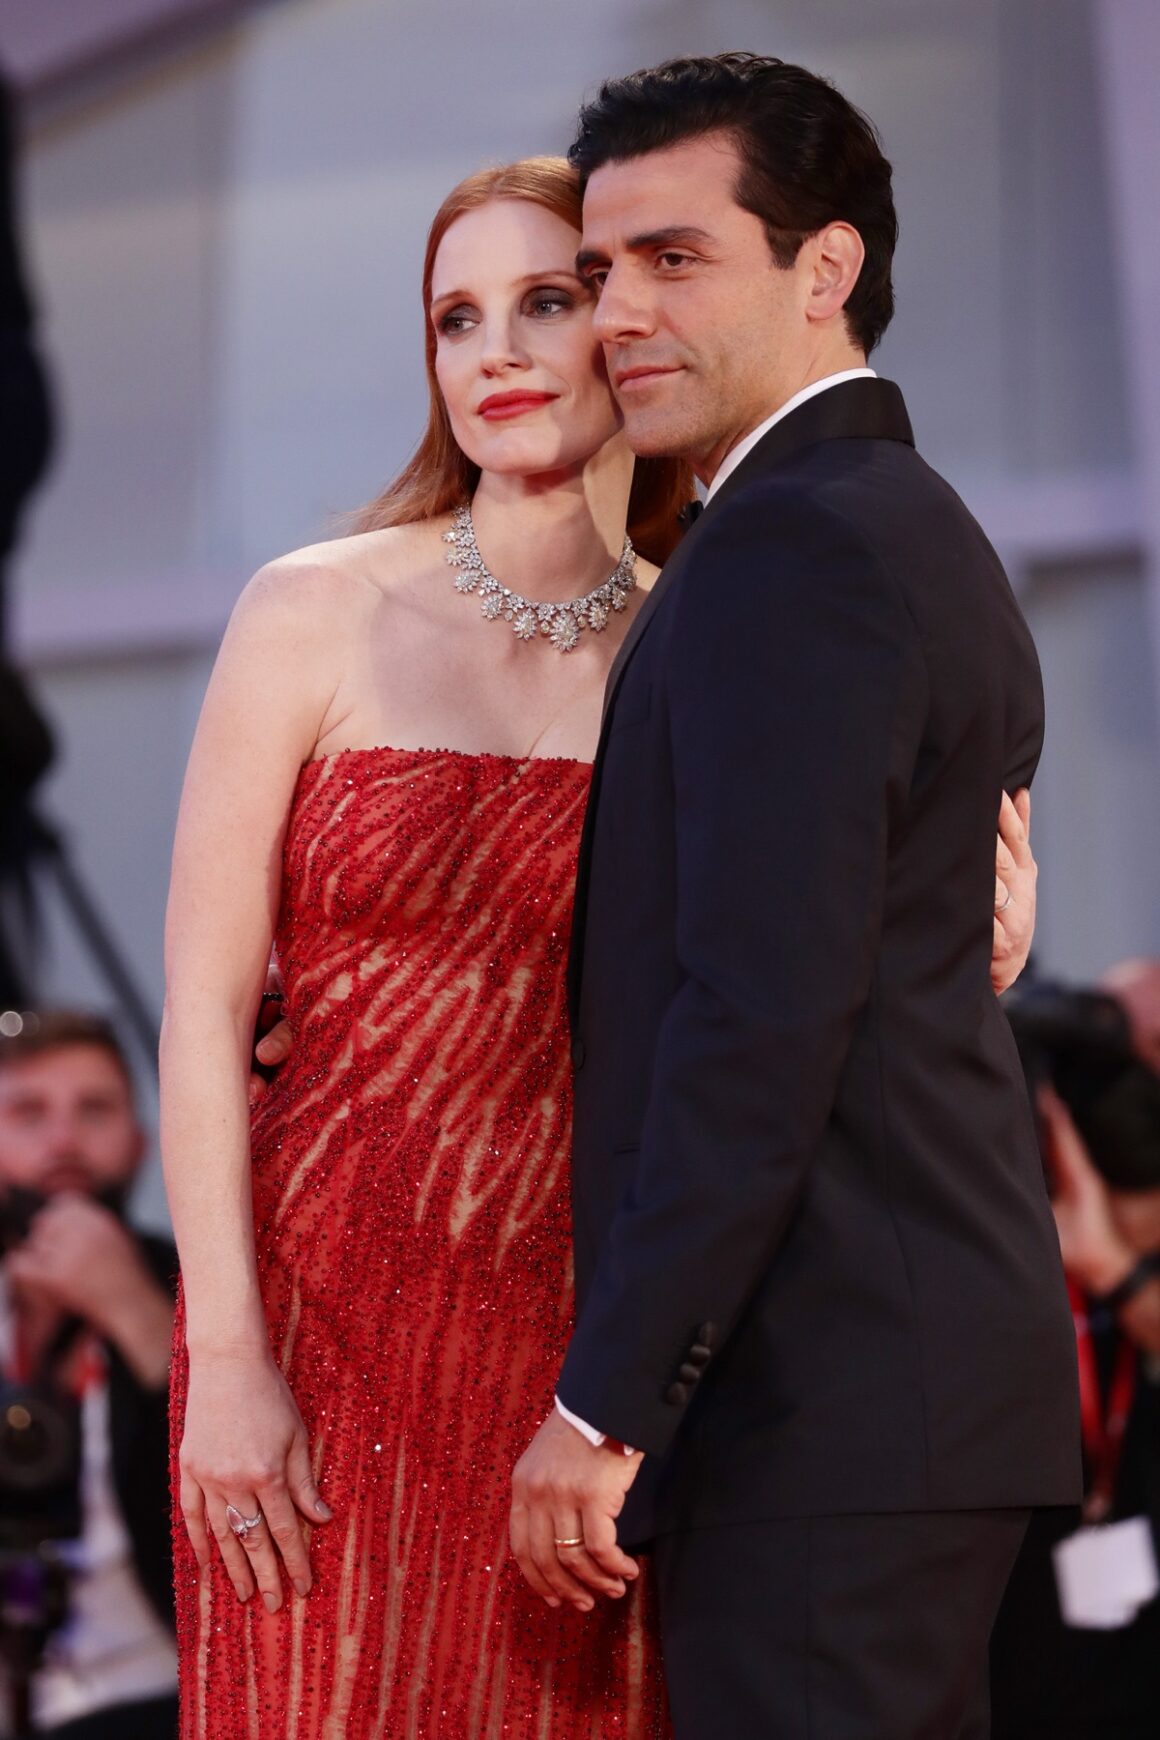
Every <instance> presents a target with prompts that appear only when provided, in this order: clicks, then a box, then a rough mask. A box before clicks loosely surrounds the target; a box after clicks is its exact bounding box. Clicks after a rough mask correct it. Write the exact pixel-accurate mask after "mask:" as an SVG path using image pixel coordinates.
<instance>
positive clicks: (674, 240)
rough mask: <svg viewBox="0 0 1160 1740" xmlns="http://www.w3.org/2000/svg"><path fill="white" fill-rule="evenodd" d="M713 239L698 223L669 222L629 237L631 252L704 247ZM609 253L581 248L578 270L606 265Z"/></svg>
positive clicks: (582, 270) (596, 249) (577, 257)
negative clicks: (664, 225) (660, 228)
mask: <svg viewBox="0 0 1160 1740" xmlns="http://www.w3.org/2000/svg"><path fill="white" fill-rule="evenodd" d="M712 240H713V238H712V236H711V235H710V234H709V232H708V230H703V229H700V228H699V227H698V226H697V225H696V224H669V225H668V226H667V227H666V228H665V229H662V230H646V231H644V232H643V233H642V234H640V235H638V236H630V237H629V238H628V244H627V245H628V251H629V253H630V254H648V253H655V252H656V250H657V249H658V248H697V247H704V245H705V244H706V243H707V242H711V241H712ZM607 264H608V255H607V254H605V253H603V252H602V251H601V250H600V249H599V248H581V250H580V252H579V253H578V254H577V256H576V270H577V271H578V272H579V273H581V274H583V273H584V272H585V271H586V270H587V268H588V267H589V266H601V265H603V266H606V265H607Z"/></svg>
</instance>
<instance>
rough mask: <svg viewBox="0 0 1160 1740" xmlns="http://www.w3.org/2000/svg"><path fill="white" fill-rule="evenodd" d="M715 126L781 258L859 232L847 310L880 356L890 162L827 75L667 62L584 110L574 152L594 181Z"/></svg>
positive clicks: (779, 66)
mask: <svg viewBox="0 0 1160 1740" xmlns="http://www.w3.org/2000/svg"><path fill="white" fill-rule="evenodd" d="M709 133H725V134H728V135H729V136H730V137H731V138H732V140H733V141H734V143H735V145H736V147H737V150H738V152H739V153H740V156H741V173H740V175H739V177H738V181H737V188H736V195H737V203H738V205H740V206H741V207H742V209H743V210H745V211H750V212H753V213H754V215H755V216H756V217H759V218H760V219H761V221H762V223H763V224H764V225H765V233H766V235H767V236H768V237H769V246H770V250H771V252H772V254H773V258H774V260H775V262H776V263H777V265H779V266H782V267H787V268H788V267H790V266H792V265H793V263H794V260H795V259H796V258H797V255H798V250H799V249H800V247H801V245H802V243H803V242H804V241H805V240H806V238H807V237H809V236H812V235H816V234H817V232H818V231H819V230H821V229H824V228H825V226H826V225H827V224H830V223H847V224H850V225H851V226H852V227H853V228H854V229H856V230H857V232H858V234H859V235H860V236H861V238H862V241H863V244H864V246H865V249H866V259H865V262H864V264H863V267H862V271H861V273H860V275H859V277H858V282H857V283H856V284H855V286H854V289H853V290H852V291H851V293H850V298H849V300H848V301H847V303H846V307H845V311H844V312H845V315H846V321H847V325H848V326H849V329H850V334H851V336H852V337H853V338H854V339H855V340H856V341H857V343H858V344H859V345H861V346H862V348H863V349H864V350H865V351H866V352H867V353H869V352H870V351H871V350H873V348H874V346H875V345H876V344H877V343H878V341H879V339H880V338H881V337H882V334H883V333H884V332H885V331H886V328H887V326H888V325H889V324H890V317H891V315H892V314H893V313H894V288H893V285H892V283H891V277H890V268H891V261H892V259H893V257H894V248H895V244H896V243H897V240H898V218H897V216H896V214H895V210H894V197H893V194H892V192H891V186H890V164H889V163H888V162H887V160H886V158H885V157H884V156H883V154H882V147H881V145H880V143H879V139H878V135H877V133H876V132H875V130H874V127H873V126H872V124H871V123H870V121H868V120H867V118H866V116H865V115H863V114H862V113H861V111H860V110H858V109H856V108H855V107H854V105H853V104H852V103H850V102H848V101H847V100H846V98H845V97H844V96H842V94H841V92H840V91H837V90H835V89H834V87H833V85H831V84H829V83H828V82H827V80H825V79H823V78H819V77H818V75H817V74H816V73H811V72H807V71H806V69H805V68H804V67H800V66H791V65H789V64H788V63H787V62H786V61H782V60H774V59H773V58H772V57H771V56H767V55H758V54H717V55H702V56H696V57H693V58H690V59H686V60H670V61H666V62H665V64H664V65H663V66H657V67H649V68H647V69H645V70H644V71H642V72H635V73H630V74H629V76H628V77H627V78H622V79H609V80H607V82H606V83H605V84H603V85H602V86H601V87H600V92H599V95H598V96H597V97H596V98H595V99H594V100H593V101H592V102H590V103H586V104H585V105H584V107H583V108H582V109H581V111H580V120H579V125H578V129H577V134H576V139H575V142H574V143H573V145H572V148H571V150H570V151H569V153H568V157H569V160H570V162H571V163H572V165H573V167H574V168H576V169H577V170H579V172H580V177H581V180H582V181H586V180H587V178H588V177H589V176H590V175H591V174H592V172H593V170H595V169H599V168H600V167H601V166H602V165H603V164H605V163H623V162H625V161H626V160H627V159H629V158H633V157H643V156H645V155H646V154H647V153H649V152H651V151H664V150H667V149H668V148H669V147H670V146H672V145H680V144H683V143H684V142H685V141H686V140H689V139H699V138H701V137H702V135H704V134H709Z"/></svg>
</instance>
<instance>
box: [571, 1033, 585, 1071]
mask: <svg viewBox="0 0 1160 1740" xmlns="http://www.w3.org/2000/svg"><path fill="white" fill-rule="evenodd" d="M587 1056H588V1047H587V1046H586V1045H585V1043H584V1041H583V1040H582V1039H574V1040H573V1041H572V1068H573V1069H583V1068H584V1061H585V1059H586V1058H587Z"/></svg>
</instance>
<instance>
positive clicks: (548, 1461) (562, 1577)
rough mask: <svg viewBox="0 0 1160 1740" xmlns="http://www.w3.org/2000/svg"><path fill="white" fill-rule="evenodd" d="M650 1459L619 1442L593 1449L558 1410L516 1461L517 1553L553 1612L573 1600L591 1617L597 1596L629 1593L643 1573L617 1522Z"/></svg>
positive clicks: (514, 1533)
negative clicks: (619, 1539)
mask: <svg viewBox="0 0 1160 1740" xmlns="http://www.w3.org/2000/svg"><path fill="white" fill-rule="evenodd" d="M643 1460H644V1457H643V1456H642V1455H640V1454H639V1453H637V1454H634V1455H632V1456H626V1455H625V1453H624V1449H623V1447H622V1446H621V1445H620V1444H616V1443H613V1442H611V1441H610V1442H607V1443H604V1444H601V1445H599V1446H596V1445H593V1444H589V1442H588V1440H587V1439H586V1438H585V1437H584V1436H583V1434H582V1433H580V1432H577V1430H576V1429H575V1427H574V1426H570V1425H569V1424H568V1422H567V1421H566V1420H564V1419H563V1418H562V1417H561V1416H560V1415H559V1414H558V1413H556V1412H555V1411H553V1412H552V1414H551V1415H550V1416H549V1417H548V1419H547V1420H546V1421H545V1423H544V1424H543V1425H542V1426H541V1427H540V1430H539V1431H538V1432H537V1433H536V1436H535V1437H534V1438H533V1439H532V1442H531V1444H530V1445H529V1446H528V1448H527V1450H526V1451H525V1452H524V1454H523V1456H522V1457H521V1458H520V1460H519V1462H518V1463H517V1464H516V1470H515V1473H514V1474H513V1476H512V1514H511V1546H512V1552H513V1553H514V1555H515V1557H516V1559H517V1560H518V1561H519V1566H520V1569H521V1570H522V1572H523V1573H524V1576H525V1577H526V1578H527V1580H528V1582H529V1583H530V1584H531V1586H532V1588H533V1589H534V1590H535V1591H536V1594H537V1595H542V1596H543V1598H544V1600H545V1601H546V1602H547V1603H548V1605H549V1607H559V1606H560V1604H561V1602H563V1601H570V1602H571V1603H572V1604H573V1606H575V1607H578V1608H579V1609H580V1611H581V1612H582V1613H589V1612H591V1610H592V1608H593V1607H594V1606H595V1605H596V1603H595V1600H594V1598H593V1597H594V1595H610V1596H613V1597H617V1596H620V1595H623V1594H624V1590H625V1584H626V1581H631V1580H632V1579H633V1578H635V1577H636V1576H637V1574H638V1567H637V1565H636V1561H635V1560H634V1559H630V1558H629V1557H628V1554H627V1553H622V1552H621V1550H620V1548H619V1547H618V1546H617V1544H616V1519H617V1517H618V1516H619V1515H620V1512H621V1509H622V1507H623V1505H624V1499H625V1494H626V1493H627V1492H628V1489H629V1487H630V1486H631V1485H632V1483H633V1481H634V1480H635V1478H636V1472H637V1469H638V1468H639V1467H640V1465H641V1463H642V1462H643ZM558 1541H580V1542H582V1543H583V1544H582V1545H580V1546H557V1544H556V1543H557V1542H558Z"/></svg>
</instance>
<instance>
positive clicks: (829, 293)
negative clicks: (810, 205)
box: [804, 223, 866, 322]
mask: <svg viewBox="0 0 1160 1740" xmlns="http://www.w3.org/2000/svg"><path fill="white" fill-rule="evenodd" d="M804 246H805V247H807V248H808V249H809V250H810V258H811V266H812V278H811V283H810V295H809V302H808V304H807V306H806V318H807V320H813V321H819V322H820V321H823V320H832V319H833V318H834V316H835V315H836V314H840V313H841V312H842V309H843V308H844V307H845V306H846V303H847V301H848V300H849V297H850V294H851V292H852V291H853V288H854V286H855V284H856V283H857V282H858V274H859V272H861V270H862V262H863V260H864V259H865V258H866V248H865V245H864V243H863V241H862V238H861V236H860V235H859V234H858V232H857V230H856V229H854V228H853V226H852V225H851V224H842V223H836V224H827V225H826V227H825V229H824V230H819V231H818V233H817V235H816V236H811V237H810V238H809V240H808V241H807V242H806V243H805V244H804Z"/></svg>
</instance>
